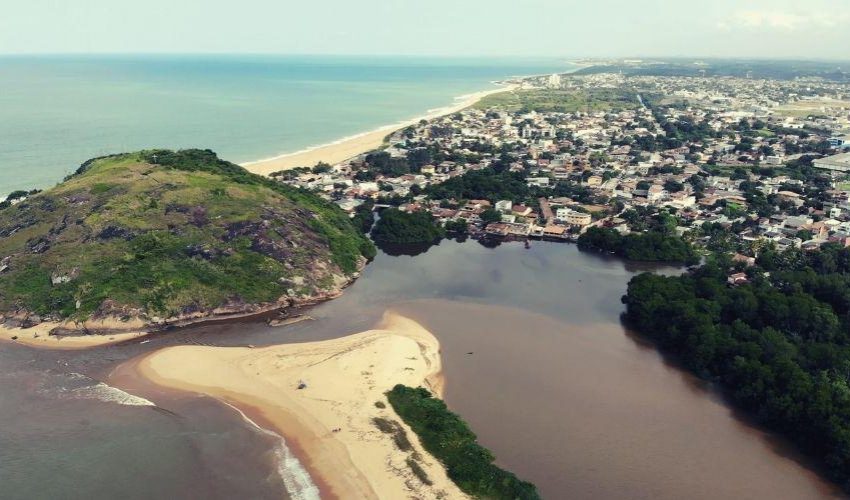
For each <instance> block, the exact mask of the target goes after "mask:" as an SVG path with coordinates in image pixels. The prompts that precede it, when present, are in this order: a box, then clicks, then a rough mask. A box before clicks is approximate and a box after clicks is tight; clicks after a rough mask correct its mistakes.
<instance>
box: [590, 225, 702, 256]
mask: <svg viewBox="0 0 850 500" xmlns="http://www.w3.org/2000/svg"><path fill="white" fill-rule="evenodd" d="M578 247H579V248H580V249H582V250H589V251H597V252H605V253H612V254H615V255H618V256H620V257H624V258H626V259H629V260H638V261H648V262H671V263H681V264H694V263H696V262H698V261H699V255H698V254H697V253H696V251H695V250H694V248H693V246H692V245H691V244H690V243H688V242H687V241H685V240H683V239H682V238H679V237H678V236H673V235H670V234H665V233H663V232H661V231H655V230H653V231H648V232H645V233H630V234H627V235H625V236H623V235H622V234H620V233H619V232H617V231H616V230H614V229H610V228H603V227H591V228H589V229H588V230H587V231H585V232H584V233H583V234H582V235H581V236H579V238H578Z"/></svg>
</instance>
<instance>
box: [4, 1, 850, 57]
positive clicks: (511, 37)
mask: <svg viewBox="0 0 850 500" xmlns="http://www.w3.org/2000/svg"><path fill="white" fill-rule="evenodd" d="M4 3H8V5H5V6H4V7H3V16H2V17H0V53H2V54H46V53H54V54H55V53H260V54H262V53H273V54H339V55H428V56H452V55H454V56H510V57H533V56H557V57H572V58H578V57H675V56H682V57H745V58H803V59H836V60H838V59H842V60H847V59H850V54H848V47H850V29H848V28H847V26H848V25H850V0H809V1H807V2H805V3H804V2H797V1H791V0H772V1H771V0H745V1H741V0H715V1H712V2H709V3H706V4H701V5H688V4H684V3H683V2H676V1H673V0H646V1H641V2H634V1H622V0H597V1H593V2H588V1H581V2H579V1H573V0H524V1H511V2H502V1H494V0H465V1H462V2H461V1H460V0H430V1H428V2H420V1H403V0H395V1H393V0H359V1H325V2H299V3H297V4H290V2H285V3H284V2H280V1H275V0H244V1H242V2H238V3H235V2H225V1H222V0H206V1H203V0H184V1H181V2H179V3H176V2H172V1H170V0H169V1H166V0H147V1H146V2H121V1H108V0H86V2H85V3H82V2H61V1H56V0H27V1H26V2H24V1H20V0H18V1H15V2H14V3H13V2H11V1H10V0H7V2H4Z"/></svg>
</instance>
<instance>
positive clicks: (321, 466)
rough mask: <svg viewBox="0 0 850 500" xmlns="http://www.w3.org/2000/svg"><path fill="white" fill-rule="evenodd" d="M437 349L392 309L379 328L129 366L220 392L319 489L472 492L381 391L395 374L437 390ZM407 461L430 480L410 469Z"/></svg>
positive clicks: (194, 350) (152, 357)
mask: <svg viewBox="0 0 850 500" xmlns="http://www.w3.org/2000/svg"><path fill="white" fill-rule="evenodd" d="M439 349H440V345H439V342H438V341H437V339H436V338H435V337H434V336H433V335H432V334H431V333H430V332H428V331H427V330H425V329H424V328H423V327H421V326H420V325H419V324H418V323H416V322H414V321H412V320H410V319H407V318H404V317H402V316H400V315H398V314H394V313H392V312H387V313H386V314H385V315H384V318H383V320H382V321H381V324H380V325H378V327H376V329H373V330H369V331H366V332H362V333H357V334H354V335H350V336H347V337H343V338H339V339H333V340H327V341H321V342H309V343H302V344H284V345H277V346H271V347H265V348H248V347H209V346H194V345H192V346H174V347H168V348H165V349H162V350H159V351H156V352H154V353H152V354H148V355H146V356H144V357H143V358H140V359H137V360H134V361H133V362H132V366H133V369H134V370H135V371H136V373H137V374H139V375H141V376H142V377H144V378H145V379H147V380H149V381H151V382H153V383H155V384H157V385H159V386H162V387H167V388H170V389H177V390H181V391H188V392H194V393H200V394H204V395H207V396H211V397H214V398H217V399H219V400H221V401H224V402H225V403H227V404H230V405H232V406H234V407H236V408H237V409H239V410H240V411H242V412H243V413H244V414H245V415H247V416H248V417H250V418H252V420H254V421H255V422H257V423H259V424H260V425H262V426H263V427H266V428H267V429H268V430H270V431H274V432H275V433H278V434H279V435H282V436H284V438H285V439H286V441H287V443H288V444H289V445H290V447H291V448H292V449H294V450H296V454H297V455H298V458H299V459H300V460H301V461H302V463H303V465H304V466H305V468H306V469H307V470H308V471H309V472H310V475H311V476H312V477H313V478H314V480H315V481H314V482H315V483H316V484H317V485H318V487H319V489H320V493H321V494H322V496H331V497H337V498H387V499H390V498H391V499H396V498H465V495H464V494H463V493H462V492H461V491H460V490H459V489H458V488H457V487H456V486H455V485H454V483H452V482H451V481H450V480H449V479H448V477H447V476H446V473H445V470H444V469H443V467H442V466H441V465H440V464H439V462H437V461H436V460H435V459H434V458H433V457H432V456H430V455H429V454H428V453H427V452H425V450H424V449H423V448H422V446H421V445H420V444H419V442H418V439H417V438H416V434H415V433H413V431H411V430H410V429H409V428H408V427H407V426H406V425H404V423H403V422H401V419H399V418H398V416H397V415H396V414H395V413H394V412H393V411H392V409H391V407H390V406H389V403H387V402H386V397H385V396H384V393H385V392H386V391H387V390H389V389H391V388H392V387H393V386H394V385H395V384H398V383H401V384H405V385H409V386H420V385H424V386H426V387H430V388H431V389H432V390H433V391H434V392H436V393H437V394H440V393H441V379H440V370H441V364H440V354H439ZM302 382H303V383H304V384H306V387H303V388H300V389H299V384H301V383H302ZM376 403H378V404H377V405H376ZM375 418H383V419H387V420H389V421H392V422H397V423H398V425H400V428H401V429H403V430H404V431H405V433H406V435H407V437H408V439H409V441H410V445H412V449H406V450H402V449H401V448H400V447H399V445H397V444H396V441H395V440H394V435H393V434H391V433H384V432H382V431H381V430H379V429H378V427H377V426H376V425H375V422H374V420H373V419H375ZM393 425H395V424H393ZM402 448H403V447H402ZM410 460H415V461H416V462H417V463H418V464H419V466H421V468H422V469H423V470H424V471H425V473H426V474H427V476H428V479H429V480H430V483H431V484H425V483H424V482H423V481H422V480H420V479H419V478H418V477H417V476H416V475H415V474H414V473H413V472H412V470H411V468H410V465H409V463H408V462H409V461H410Z"/></svg>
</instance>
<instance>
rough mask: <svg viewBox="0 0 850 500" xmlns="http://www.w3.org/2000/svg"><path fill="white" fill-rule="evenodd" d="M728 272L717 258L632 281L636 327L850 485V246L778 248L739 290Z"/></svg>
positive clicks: (630, 312) (629, 299) (629, 313)
mask: <svg viewBox="0 0 850 500" xmlns="http://www.w3.org/2000/svg"><path fill="white" fill-rule="evenodd" d="M729 268H730V263H729V262H728V261H727V262H720V261H713V262H710V263H709V264H706V265H705V266H703V267H701V268H699V269H698V270H696V271H694V272H692V273H690V274H686V275H683V276H679V277H664V276H657V275H652V274H642V275H639V276H637V277H635V278H633V279H632V281H631V282H630V283H629V287H628V293H627V294H626V296H625V297H623V302H624V303H625V304H626V319H627V321H628V322H629V323H630V324H631V325H633V326H634V327H635V328H636V329H637V330H639V331H640V332H641V333H642V334H644V335H646V336H647V337H650V338H651V339H653V340H654V341H655V342H656V343H657V344H658V345H659V347H661V348H662V349H664V350H666V351H668V352H671V353H674V354H675V355H676V356H677V357H678V358H679V359H680V360H681V362H682V363H684V364H685V365H686V366H687V367H688V368H690V369H691V370H693V371H694V372H696V373H697V374H699V375H701V376H703V377H705V378H709V379H712V380H715V381H717V382H718V383H719V384H721V385H722V386H723V387H724V388H725V389H726V391H727V393H728V394H729V396H730V398H731V399H732V400H733V402H734V403H736V404H737V405H739V406H741V407H742V408H744V409H746V410H748V411H749V412H751V413H752V414H753V415H754V416H755V417H756V418H757V419H758V420H759V421H760V422H762V423H763V424H765V425H766V426H768V427H769V428H771V429H773V430H776V431H779V432H781V433H783V434H785V435H786V436H787V437H788V438H790V439H791V440H793V441H794V442H795V443H796V444H797V445H799V446H800V448H802V449H803V450H804V451H806V452H807V453H809V454H811V455H812V456H814V457H816V458H818V459H820V461H821V463H822V464H823V466H824V468H825V470H826V471H827V473H828V474H829V476H830V477H831V478H832V479H834V480H836V481H837V482H839V483H840V484H842V485H843V486H844V487H845V488H847V487H848V486H850V387H848V379H850V345H848V343H850V250H848V249H846V248H842V247H838V246H837V245H826V246H825V247H824V248H823V249H822V250H821V251H819V252H814V253H803V252H801V251H799V250H793V249H792V250H788V251H785V252H776V251H775V250H773V249H771V248H769V249H767V250H765V251H764V252H762V254H761V256H760V257H759V259H758V261H757V266H755V267H752V268H749V269H748V270H747V275H748V276H749V283H746V284H744V285H741V286H737V287H732V286H729V285H728V284H727V282H726V276H727V274H728V272H729V271H728V269H729ZM766 271H770V273H769V274H767V273H766Z"/></svg>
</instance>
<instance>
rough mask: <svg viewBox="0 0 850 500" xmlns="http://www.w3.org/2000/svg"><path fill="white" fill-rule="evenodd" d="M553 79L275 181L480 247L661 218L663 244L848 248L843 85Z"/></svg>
mask: <svg viewBox="0 0 850 500" xmlns="http://www.w3.org/2000/svg"><path fill="white" fill-rule="evenodd" d="M555 76H557V78H554V77H552V76H548V75H544V76H539V77H530V78H525V79H522V80H521V81H519V82H514V83H516V84H517V85H515V86H516V87H517V88H516V89H515V90H512V91H510V92H505V93H503V94H496V95H495V96H494V99H490V100H488V99H485V100H484V101H482V102H481V103H479V105H477V106H475V107H472V108H467V109H465V110H463V111H460V112H458V113H455V114H452V115H449V116H444V117H442V118H438V119H435V120H431V121H421V122H419V123H418V124H416V125H413V126H410V127H407V128H405V129H403V130H399V131H397V132H395V133H393V134H392V135H391V136H389V137H388V138H387V146H386V147H385V148H384V149H382V150H379V151H374V152H372V153H370V154H366V155H361V156H359V157H357V158H355V159H352V160H350V161H346V162H343V163H340V164H336V165H326V164H320V165H317V166H313V167H306V166H305V167H303V168H298V169H294V170H287V171H282V172H278V173H276V174H275V177H276V178H277V179H279V180H280V181H281V182H284V183H287V184H291V185H294V186H298V187H302V188H305V189H308V190H311V191H316V192H319V193H321V194H322V195H323V196H324V197H326V198H327V199H329V200H332V201H334V202H335V203H337V204H338V205H339V206H340V207H342V208H343V209H344V210H346V211H348V212H349V213H351V214H352V215H353V214H354V213H355V212H356V211H357V210H358V209H360V210H363V209H364V207H366V208H368V209H369V210H372V209H373V208H376V207H377V208H382V207H386V206H393V207H398V208H399V209H400V210H402V211H407V212H414V211H428V212H430V213H431V214H432V215H433V217H434V218H435V219H436V221H438V222H439V223H441V224H446V223H447V222H449V221H461V220H462V221H463V222H465V223H466V224H467V225H468V231H469V233H470V234H471V235H473V236H479V237H488V238H494V237H495V238H511V239H523V238H529V237H531V238H545V239H554V240H558V239H561V240H575V239H576V238H577V237H578V236H579V235H580V234H581V233H583V232H584V231H586V230H587V229H588V228H589V227H593V226H598V227H605V228H611V229H614V230H616V231H618V232H619V233H621V234H628V233H630V232H635V231H638V232H639V231H644V230H646V229H647V222H648V221H651V219H652V218H653V217H657V216H658V215H659V214H666V215H668V216H671V217H670V220H671V221H673V223H671V224H669V225H671V227H670V232H671V234H675V235H676V236H679V237H682V238H685V239H687V240H689V241H691V242H693V243H695V244H702V245H704V246H707V247H709V248H711V249H714V250H718V249H721V250H727V251H729V252H734V253H740V252H744V253H746V254H747V255H748V256H752V255H753V254H754V253H756V252H757V251H758V248H760V247H762V246H764V245H765V244H772V245H775V246H776V248H777V249H780V250H781V249H783V248H787V247H797V248H817V247H819V246H820V245H822V244H824V243H826V242H836V243H839V244H841V245H844V246H847V245H850V183H848V182H846V180H847V175H848V172H850V153H847V152H846V151H848V150H850V86H848V85H846V84H842V83H832V82H827V81H824V80H820V79H816V78H808V79H796V80H764V79H762V80H755V79H745V78H731V77H705V78H695V77H658V76H652V77H650V76H632V77H627V76H623V75H619V74H611V73H602V74H594V75H587V76H571V75H568V74H567V75H555ZM358 207H359V208H358Z"/></svg>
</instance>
